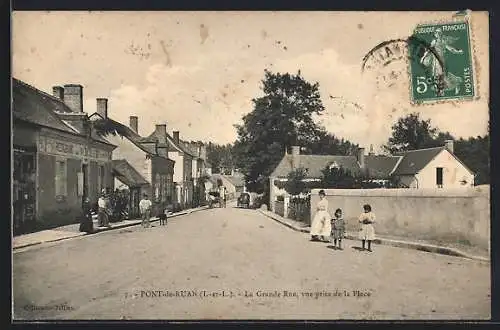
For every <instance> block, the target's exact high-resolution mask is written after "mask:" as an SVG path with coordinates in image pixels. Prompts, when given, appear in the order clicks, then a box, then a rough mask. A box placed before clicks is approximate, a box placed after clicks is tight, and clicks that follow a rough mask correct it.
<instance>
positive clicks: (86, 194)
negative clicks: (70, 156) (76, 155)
mask: <svg viewBox="0 0 500 330" xmlns="http://www.w3.org/2000/svg"><path fill="white" fill-rule="evenodd" d="M82 173H83V200H85V198H87V197H89V181H88V180H89V175H88V173H89V165H88V164H85V163H84V164H82Z"/></svg>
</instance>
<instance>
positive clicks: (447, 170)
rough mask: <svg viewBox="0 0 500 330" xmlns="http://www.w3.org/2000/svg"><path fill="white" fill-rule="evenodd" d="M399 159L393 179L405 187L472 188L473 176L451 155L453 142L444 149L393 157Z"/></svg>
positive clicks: (432, 149)
mask: <svg viewBox="0 0 500 330" xmlns="http://www.w3.org/2000/svg"><path fill="white" fill-rule="evenodd" d="M395 156H399V157H400V161H399V163H398V164H397V166H396V168H395V169H394V172H393V173H392V175H393V176H395V177H397V178H399V180H400V182H401V183H402V184H403V185H404V186H405V187H409V188H445V189H446V188H461V187H470V186H473V185H474V173H473V172H472V171H471V170H470V169H469V168H467V166H465V164H464V163H463V162H462V161H461V160H460V159H459V158H458V157H457V156H456V155H455V154H454V153H453V141H451V140H449V141H446V144H445V146H443V147H437V148H428V149H418V150H411V151H406V152H404V153H400V154H396V155H395Z"/></svg>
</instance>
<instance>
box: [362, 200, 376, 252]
mask: <svg viewBox="0 0 500 330" xmlns="http://www.w3.org/2000/svg"><path fill="white" fill-rule="evenodd" d="M363 211H364V212H363V213H361V214H360V216H359V223H361V230H360V231H359V239H361V242H362V246H361V249H362V250H365V242H366V241H368V251H369V252H372V249H371V245H372V241H373V240H374V239H375V229H374V228H373V223H375V214H373V212H372V207H371V206H370V205H369V204H365V205H363Z"/></svg>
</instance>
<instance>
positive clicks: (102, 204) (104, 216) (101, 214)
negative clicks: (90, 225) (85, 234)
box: [97, 192, 109, 227]
mask: <svg viewBox="0 0 500 330" xmlns="http://www.w3.org/2000/svg"><path fill="white" fill-rule="evenodd" d="M108 203H109V201H108V200H107V198H106V194H105V193H104V192H103V193H102V194H101V197H99V200H98V201H97V206H98V211H97V213H98V219H99V222H98V224H99V227H104V226H109V216H108Z"/></svg>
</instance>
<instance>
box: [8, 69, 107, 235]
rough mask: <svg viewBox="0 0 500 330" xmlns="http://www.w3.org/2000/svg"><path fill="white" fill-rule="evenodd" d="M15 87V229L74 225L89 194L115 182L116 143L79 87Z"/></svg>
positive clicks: (93, 195)
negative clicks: (96, 121) (102, 133)
mask: <svg viewBox="0 0 500 330" xmlns="http://www.w3.org/2000/svg"><path fill="white" fill-rule="evenodd" d="M12 87H13V107H12V116H13V160H14V164H13V214H14V221H13V227H14V233H15V234H18V233H23V232H26V231H30V230H35V229H37V228H45V227H52V226H57V225H62V224H69V223H74V222H75V221H76V220H77V218H78V217H79V216H80V215H81V210H82V201H83V199H84V198H85V197H89V198H90V200H91V203H93V204H95V203H96V202H97V198H98V194H99V192H100V191H101V190H102V189H103V188H111V187H112V186H113V177H112V165H111V155H112V151H113V150H114V149H115V148H116V146H115V145H113V144H112V143H110V142H109V141H106V140H104V139H103V138H101V137H99V136H98V135H97V134H96V132H95V131H94V130H93V129H92V125H90V121H89V117H88V115H87V113H85V112H84V111H83V87H82V86H81V85H69V84H68V85H64V87H61V86H55V87H53V95H50V94H47V93H45V92H43V91H41V90H38V89H37V88H35V87H33V86H30V85H28V84H26V83H24V82H22V81H20V80H18V79H15V78H14V79H13V86H12Z"/></svg>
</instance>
